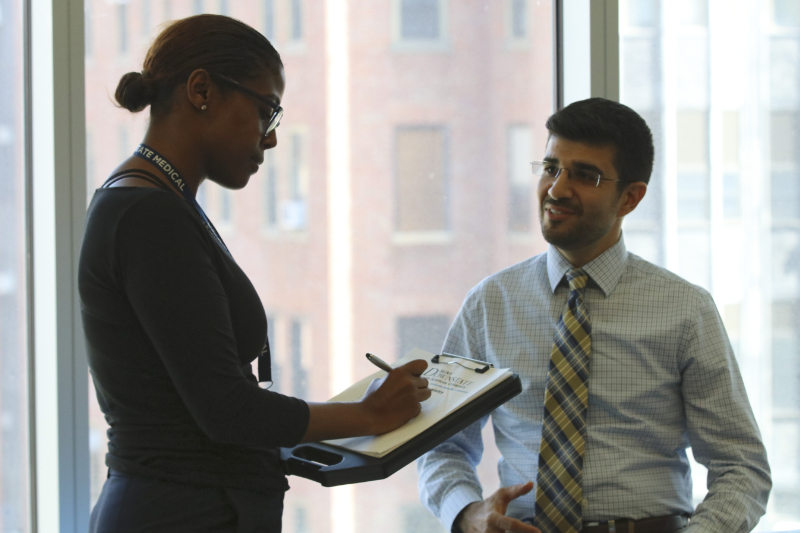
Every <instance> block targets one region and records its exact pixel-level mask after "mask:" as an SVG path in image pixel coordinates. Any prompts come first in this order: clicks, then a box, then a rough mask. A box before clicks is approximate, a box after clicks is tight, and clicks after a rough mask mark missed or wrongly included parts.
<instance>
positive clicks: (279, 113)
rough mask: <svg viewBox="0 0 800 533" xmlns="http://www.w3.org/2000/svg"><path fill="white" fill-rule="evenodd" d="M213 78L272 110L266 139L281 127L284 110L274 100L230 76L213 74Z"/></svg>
mask: <svg viewBox="0 0 800 533" xmlns="http://www.w3.org/2000/svg"><path fill="white" fill-rule="evenodd" d="M211 76H212V77H214V78H216V79H218V80H220V81H222V82H224V83H227V84H228V85H231V86H233V88H234V89H236V90H238V91H242V92H243V93H244V94H246V95H247V96H251V97H253V98H255V99H256V100H258V101H259V102H261V103H262V104H264V105H267V106H269V107H271V108H272V115H271V116H270V117H269V120H268V121H267V126H266V128H264V137H266V136H267V135H269V133H270V132H271V131H272V130H274V129H275V128H277V127H278V126H280V124H281V117H283V108H282V107H281V106H279V105H278V104H276V103H275V102H273V101H272V100H270V99H269V98H267V97H266V96H264V95H262V94H258V93H257V92H256V91H254V90H253V89H251V88H249V87H245V86H244V85H242V84H241V83H239V82H238V81H236V80H234V79H232V78H229V77H228V76H223V75H222V74H212V75H211Z"/></svg>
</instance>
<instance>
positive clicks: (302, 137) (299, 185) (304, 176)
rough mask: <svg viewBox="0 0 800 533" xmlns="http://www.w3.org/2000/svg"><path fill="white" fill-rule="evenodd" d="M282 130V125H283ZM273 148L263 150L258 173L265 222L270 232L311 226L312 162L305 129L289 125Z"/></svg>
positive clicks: (300, 230)
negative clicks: (310, 162)
mask: <svg viewBox="0 0 800 533" xmlns="http://www.w3.org/2000/svg"><path fill="white" fill-rule="evenodd" d="M281 129H282V130H283V128H281ZM282 133H283V135H281V134H279V138H280V141H279V142H278V146H277V147H276V148H275V149H274V150H270V151H268V152H266V153H265V154H264V163H263V164H262V165H261V169H260V171H259V174H258V177H255V176H254V178H252V181H258V182H260V186H261V187H262V190H263V195H262V199H263V224H264V227H265V229H266V230H268V231H269V232H276V231H282V232H287V233H292V232H294V233H297V232H303V231H305V230H306V229H307V228H308V211H307V209H308V207H307V203H308V195H309V184H310V176H309V162H308V136H307V134H306V132H305V129H304V128H302V127H300V126H296V127H294V128H292V127H287V128H286V129H285V130H283V131H282Z"/></svg>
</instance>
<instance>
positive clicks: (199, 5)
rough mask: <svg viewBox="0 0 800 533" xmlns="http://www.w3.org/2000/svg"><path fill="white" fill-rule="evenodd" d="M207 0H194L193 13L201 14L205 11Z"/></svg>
mask: <svg viewBox="0 0 800 533" xmlns="http://www.w3.org/2000/svg"><path fill="white" fill-rule="evenodd" d="M204 3H205V2H203V0H194V1H193V3H192V13H194V14H195V15H200V14H202V13H205V6H204V5H203V4H204Z"/></svg>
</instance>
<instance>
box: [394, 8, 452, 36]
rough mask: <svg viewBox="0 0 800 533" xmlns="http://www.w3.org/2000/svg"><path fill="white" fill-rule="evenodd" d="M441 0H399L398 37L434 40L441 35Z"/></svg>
mask: <svg viewBox="0 0 800 533" xmlns="http://www.w3.org/2000/svg"><path fill="white" fill-rule="evenodd" d="M441 25H442V5H441V0H400V38H401V39H402V40H410V41H426V40H429V41H435V40H438V39H440V37H441Z"/></svg>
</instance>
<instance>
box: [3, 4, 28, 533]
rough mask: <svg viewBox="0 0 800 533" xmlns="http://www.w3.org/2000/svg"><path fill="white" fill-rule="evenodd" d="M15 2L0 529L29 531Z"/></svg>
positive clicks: (8, 53)
mask: <svg viewBox="0 0 800 533" xmlns="http://www.w3.org/2000/svg"><path fill="white" fill-rule="evenodd" d="M22 7H23V6H22V3H21V2H0V69H2V71H3V72H4V73H5V75H4V76H2V78H0V223H2V226H3V238H2V239H0V391H2V393H1V394H0V434H2V437H0V440H1V441H2V450H1V451H0V530H2V531H19V532H28V531H30V528H31V523H30V513H31V501H30V475H31V472H30V466H29V465H30V454H29V449H30V440H29V437H28V435H29V429H30V426H29V424H30V419H29V411H28V405H29V402H28V357H29V356H28V349H29V347H28V334H27V331H28V325H29V324H28V319H27V317H28V279H27V264H26V248H27V246H26V222H25V220H26V214H27V210H26V203H25V186H26V183H27V182H28V177H27V171H28V169H27V168H26V162H25V150H26V142H25V130H24V129H23V124H24V122H23V120H24V116H23V108H22V102H24V101H25V98H26V97H25V95H24V85H23V81H22V79H23V78H22V68H23V57H24V55H23V51H24V48H23V33H22V28H23V19H22V16H23V13H22Z"/></svg>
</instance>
